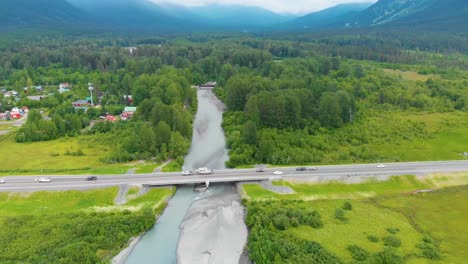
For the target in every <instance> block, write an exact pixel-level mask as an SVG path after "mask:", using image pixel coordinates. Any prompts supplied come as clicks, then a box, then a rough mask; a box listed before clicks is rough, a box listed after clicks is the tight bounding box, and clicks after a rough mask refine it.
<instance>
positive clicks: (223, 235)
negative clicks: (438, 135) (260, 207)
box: [125, 90, 247, 264]
mask: <svg viewBox="0 0 468 264" xmlns="http://www.w3.org/2000/svg"><path fill="white" fill-rule="evenodd" d="M197 97H198V109H197V114H196V116H195V121H194V125H193V135H192V145H191V148H190V151H189V154H188V155H187V156H186V157H185V161H184V166H183V167H184V170H194V169H196V168H199V167H208V168H210V169H213V170H214V173H216V169H224V168H225V165H224V164H225V161H226V160H228V158H229V156H228V151H227V149H226V147H225V146H226V141H225V137H224V132H223V130H222V128H221V122H222V113H223V111H224V105H223V103H222V102H220V101H219V100H218V98H216V96H215V95H214V94H213V93H212V92H211V91H207V90H199V91H198V92H197ZM243 218H244V209H243V207H242V205H241V204H240V197H239V195H238V193H237V191H236V189H235V187H234V186H233V185H231V184H220V185H212V186H210V188H209V189H208V190H207V191H206V192H203V193H198V192H195V191H193V186H182V187H178V188H177V191H176V193H175V195H174V197H173V198H172V199H171V200H170V201H169V204H168V206H167V208H166V209H165V210H164V212H163V214H162V215H161V216H160V217H159V219H158V221H157V222H156V224H155V225H154V227H153V228H151V229H150V230H149V231H148V232H147V233H146V234H145V235H143V237H142V238H141V240H140V241H139V242H138V244H137V245H136V246H135V248H134V249H133V250H132V252H131V253H130V255H129V256H128V258H127V260H126V261H125V263H126V264H141V263H158V264H175V263H179V264H186V263H190V264H209V263H224V264H230V263H232V264H237V263H239V258H240V256H241V254H242V250H243V248H244V245H245V243H246V241H247V227H246V226H245V224H244V222H243Z"/></svg>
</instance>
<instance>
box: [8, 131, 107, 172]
mask: <svg viewBox="0 0 468 264" xmlns="http://www.w3.org/2000/svg"><path fill="white" fill-rule="evenodd" d="M88 138H89V137H88V136H81V137H74V138H61V139H57V140H52V141H47V142H34V143H16V142H15V138H14V136H11V137H8V138H7V139H6V140H4V141H3V142H1V143H0V147H1V149H2V150H3V149H5V150H7V151H0V161H1V166H0V168H1V169H2V170H17V169H22V170H39V171H40V169H62V170H64V169H82V168H90V167H99V166H103V165H106V164H105V163H103V162H101V161H100V160H99V159H100V158H102V157H103V156H104V155H105V154H106V148H105V147H104V146H99V145H93V144H92V143H90V142H88ZM78 150H82V151H83V152H84V155H83V156H71V155H65V153H66V152H67V151H69V152H76V151H78Z"/></svg>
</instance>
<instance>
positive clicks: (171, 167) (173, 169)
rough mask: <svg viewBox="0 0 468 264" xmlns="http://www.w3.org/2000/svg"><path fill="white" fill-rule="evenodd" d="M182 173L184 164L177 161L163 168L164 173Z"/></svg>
mask: <svg viewBox="0 0 468 264" xmlns="http://www.w3.org/2000/svg"><path fill="white" fill-rule="evenodd" d="M178 171H182V164H180V163H179V162H178V161H177V160H173V161H171V162H170V163H169V164H167V165H166V166H164V167H163V168H162V172H178Z"/></svg>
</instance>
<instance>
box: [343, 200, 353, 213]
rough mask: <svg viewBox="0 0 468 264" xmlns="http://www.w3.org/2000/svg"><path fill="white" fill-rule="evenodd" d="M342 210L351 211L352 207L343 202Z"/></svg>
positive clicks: (348, 203)
mask: <svg viewBox="0 0 468 264" xmlns="http://www.w3.org/2000/svg"><path fill="white" fill-rule="evenodd" d="M343 210H347V211H352V210H353V205H352V204H351V203H350V202H345V203H344V204H343Z"/></svg>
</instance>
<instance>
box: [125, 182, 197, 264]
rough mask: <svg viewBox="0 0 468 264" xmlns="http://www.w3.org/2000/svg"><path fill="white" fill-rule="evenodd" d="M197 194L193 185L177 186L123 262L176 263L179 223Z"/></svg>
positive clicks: (128, 263) (135, 263)
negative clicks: (149, 227) (155, 219)
mask: <svg viewBox="0 0 468 264" xmlns="http://www.w3.org/2000/svg"><path fill="white" fill-rule="evenodd" d="M198 195H199V193H197V192H194V191H193V186H181V187H178V188H177V191H176V194H175V195H174V197H172V199H171V200H170V201H169V204H168V205H167V207H166V209H165V210H164V213H163V214H162V215H161V216H160V217H159V219H158V221H157V222H156V225H154V226H153V228H151V229H150V230H149V231H148V232H147V233H146V234H145V235H143V237H142V238H141V240H140V242H138V244H137V245H136V247H135V248H134V249H133V251H132V252H131V253H130V255H129V256H128V258H127V260H126V261H125V263H126V264H146V263H155V264H156V263H157V264H176V263H177V241H178V240H179V224H180V223H181V222H182V219H183V218H184V216H185V213H186V212H187V209H188V208H189V207H190V205H191V204H192V202H193V201H194V200H195V198H196V197H197V196H198Z"/></svg>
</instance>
